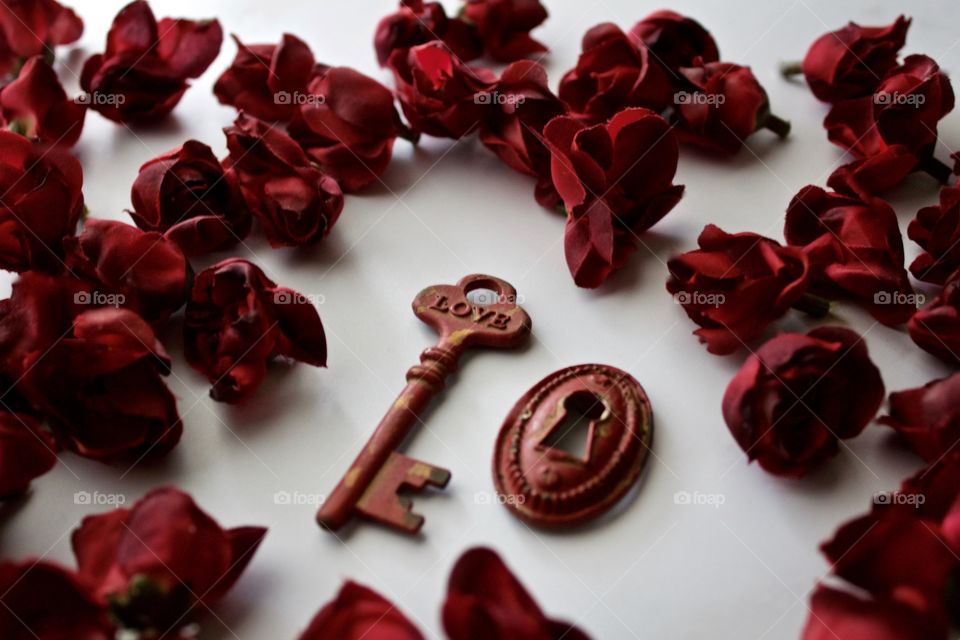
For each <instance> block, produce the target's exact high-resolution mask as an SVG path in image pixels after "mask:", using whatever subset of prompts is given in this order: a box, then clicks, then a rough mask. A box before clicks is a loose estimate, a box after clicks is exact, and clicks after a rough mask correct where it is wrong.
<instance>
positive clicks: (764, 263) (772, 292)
mask: <svg viewBox="0 0 960 640" xmlns="http://www.w3.org/2000/svg"><path fill="white" fill-rule="evenodd" d="M698 243H699V245H700V249H699V250H697V251H689V252H687V253H684V254H682V255H680V256H677V257H676V258H673V259H671V260H670V262H669V263H668V268H669V270H670V279H669V280H668V281H667V291H669V292H670V293H672V294H673V296H674V300H675V301H676V302H677V303H678V304H681V305H683V310H684V311H686V312H687V315H688V316H689V317H690V319H691V320H693V321H694V322H695V323H696V324H698V325H700V328H699V329H697V330H696V331H695V332H694V333H695V334H696V335H697V336H699V337H700V341H701V342H703V343H704V344H706V345H707V350H708V351H710V353H716V354H720V355H723V354H728V353H733V352H734V351H736V350H738V349H740V348H741V347H743V346H745V345H749V344H750V342H751V341H752V340H754V339H755V338H757V337H759V336H760V335H761V334H762V333H763V332H764V331H765V330H766V328H767V326H768V325H769V324H770V323H772V322H774V321H775V320H777V319H778V318H780V317H781V316H783V315H784V314H785V313H786V312H787V311H788V310H789V309H790V307H791V306H793V305H795V304H797V303H798V302H800V300H801V298H802V297H803V295H804V293H805V292H806V289H807V285H808V284H809V264H808V263H807V258H806V256H805V255H804V253H803V252H802V251H800V250H799V249H796V248H794V247H784V246H781V245H780V244H779V243H778V242H776V241H775V240H771V239H770V238H765V237H763V236H760V235H757V234H755V233H737V234H729V233H726V232H724V231H723V230H722V229H720V228H719V227H716V226H714V225H707V226H706V227H704V229H703V231H702V232H701V233H700V238H699V240H698Z"/></svg>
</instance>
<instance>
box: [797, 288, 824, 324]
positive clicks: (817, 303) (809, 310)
mask: <svg viewBox="0 0 960 640" xmlns="http://www.w3.org/2000/svg"><path fill="white" fill-rule="evenodd" d="M832 304H833V303H832V302H830V301H829V300H827V299H826V298H821V297H820V296H815V295H813V294H812V293H805V294H803V296H802V297H801V298H800V299H799V300H797V301H796V302H794V303H793V308H794V309H796V310H797V311H802V312H803V313H805V314H807V315H808V316H812V317H814V318H823V317H825V316H826V315H827V314H829V313H830V307H831V305H832Z"/></svg>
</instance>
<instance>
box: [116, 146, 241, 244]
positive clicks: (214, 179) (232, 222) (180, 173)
mask: <svg viewBox="0 0 960 640" xmlns="http://www.w3.org/2000/svg"><path fill="white" fill-rule="evenodd" d="M130 197H131V199H132V201H133V211H131V212H130V217H131V218H133V221H134V222H135V223H136V225H137V226H138V227H140V228H141V229H143V230H145V231H157V232H160V233H163V234H165V236H166V237H167V239H169V240H170V241H172V242H173V243H174V244H176V245H177V246H178V247H180V249H181V250H182V251H183V252H184V254H186V255H188V256H199V255H204V254H207V253H211V252H214V251H222V250H224V249H229V248H230V247H232V246H234V245H235V244H237V243H238V242H240V241H241V240H243V239H244V238H245V237H246V236H247V233H249V232H250V220H251V218H250V212H249V211H248V210H247V208H246V206H245V204H244V201H243V199H242V198H241V197H240V191H239V188H238V187H237V185H236V184H235V181H234V180H233V179H232V177H230V178H228V177H227V176H226V175H225V174H224V171H223V167H221V165H220V161H219V160H217V158H216V156H214V155H213V151H211V149H210V147H208V146H207V145H205V144H203V143H202V142H197V141H196V140H188V141H186V142H184V143H183V146H181V147H180V148H178V149H174V150H173V151H169V152H167V153H165V154H163V155H161V156H158V157H156V158H154V159H153V160H150V161H149V162H147V163H146V164H144V165H143V166H142V167H140V173H139V175H137V179H136V180H135V181H134V183H133V188H132V190H131V195H130Z"/></svg>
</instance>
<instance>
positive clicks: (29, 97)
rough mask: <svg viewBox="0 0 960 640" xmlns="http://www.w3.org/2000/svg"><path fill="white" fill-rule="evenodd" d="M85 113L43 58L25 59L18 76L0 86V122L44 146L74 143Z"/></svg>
mask: <svg viewBox="0 0 960 640" xmlns="http://www.w3.org/2000/svg"><path fill="white" fill-rule="evenodd" d="M86 114H87V109H86V106H84V105H83V104H81V103H78V102H76V101H74V100H71V99H70V98H68V97H67V92H66V91H64V89H63V86H62V85H61V84H60V80H59V79H58V78H57V74H56V72H54V70H53V67H51V66H50V64H49V63H48V62H47V61H46V60H44V59H43V58H39V57H35V58H30V59H29V60H27V61H26V63H25V64H24V65H23V68H22V69H20V74H19V75H18V76H17V79H16V80H14V81H12V82H11V83H10V84H7V85H6V86H4V87H3V88H2V89H0V123H2V124H4V125H5V126H6V127H7V128H9V129H10V130H11V131H15V132H17V133H19V134H21V135H24V136H26V137H27V138H30V139H31V140H36V141H38V142H40V143H43V144H45V145H60V146H64V147H72V146H73V145H75V144H76V143H77V140H78V139H79V138H80V133H81V132H82V131H83V121H84V118H85V116H86Z"/></svg>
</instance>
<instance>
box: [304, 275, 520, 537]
mask: <svg viewBox="0 0 960 640" xmlns="http://www.w3.org/2000/svg"><path fill="white" fill-rule="evenodd" d="M478 289H488V290H490V291H492V292H494V293H495V299H493V300H491V301H490V302H489V304H488V303H487V301H486V300H482V301H481V302H482V304H475V303H473V302H471V301H470V300H469V299H468V298H467V294H468V293H469V292H471V291H476V290H478ZM516 296H517V292H516V290H515V289H514V288H513V287H512V286H511V285H510V284H508V283H506V282H504V281H503V280H500V279H499V278H494V277H492V276H485V275H479V274H474V275H469V276H466V277H464V278H462V279H461V280H460V281H459V282H458V283H457V284H455V285H436V286H433V287H427V288H426V289H424V290H423V291H421V292H420V293H419V294H417V297H416V298H415V299H414V301H413V312H414V313H415V314H416V316H417V317H418V318H420V319H421V320H422V321H424V322H425V323H427V324H428V325H430V326H431V327H433V329H434V330H435V331H436V332H437V333H439V334H440V339H439V340H438V341H437V344H436V345H434V346H432V347H430V348H428V349H426V350H424V352H423V353H421V354H420V364H418V365H415V366H413V367H411V368H410V370H409V371H407V386H406V387H404V389H403V391H402V392H401V393H400V396H399V397H398V398H397V399H396V401H395V402H394V403H393V406H391V407H390V410H389V411H387V415H385V416H384V417H383V419H382V420H381V421H380V424H379V425H378V426H377V429H376V431H374V432H373V435H372V436H371V437H370V440H369V441H368V442H367V444H366V446H365V447H364V448H363V450H362V451H361V452H360V454H359V455H358V456H357V459H356V460H355V461H354V462H353V465H352V466H351V467H350V470H349V471H347V473H346V475H344V477H343V479H342V480H340V483H339V484H337V486H336V488H335V489H334V490H333V493H331V494H330V495H329V496H328V497H327V499H326V500H325V501H324V503H323V506H322V507H320V510H319V511H318V512H317V522H318V523H319V524H320V526H321V527H324V528H326V529H328V530H331V531H335V530H337V529H339V528H340V527H342V526H343V525H344V524H346V523H347V521H349V520H350V518H351V517H353V516H354V515H360V516H364V517H366V518H369V519H371V520H374V521H376V522H380V523H382V524H385V525H389V526H392V527H395V528H397V529H400V530H401V531H404V532H406V533H416V532H417V531H419V530H420V527H421V526H423V516H421V515H418V514H415V513H413V512H412V511H411V507H412V503H411V500H410V498H407V497H401V496H399V495H398V491H399V490H400V489H402V488H405V489H410V490H412V491H419V490H421V489H423V488H424V487H425V486H427V485H433V486H435V487H440V488H442V487H445V486H446V485H447V483H448V482H449V481H450V472H449V471H447V470H446V469H441V468H440V467H435V466H433V465H430V464H427V463H425V462H420V461H418V460H413V459H412V458H408V457H407V456H405V455H403V454H401V453H398V452H397V448H398V447H399V446H400V445H401V444H403V441H404V439H406V437H407V435H409V433H410V432H411V431H412V429H413V427H414V426H415V425H416V423H417V422H418V420H419V416H420V414H421V413H422V412H423V410H424V409H425V408H426V406H427V405H428V404H429V403H430V399H431V398H433V396H434V395H436V394H437V393H438V392H439V391H440V390H441V389H443V386H444V381H445V379H446V377H447V376H448V375H449V374H450V373H452V372H453V371H454V370H456V368H457V361H458V360H459V359H460V355H461V354H463V352H464V351H465V350H466V349H468V348H470V347H493V348H512V347H516V346H518V345H520V344H521V343H522V342H524V341H525V340H526V339H527V337H528V336H529V335H530V329H531V322H530V316H528V315H527V313H526V312H525V311H524V310H523V309H521V308H520V307H519V306H518V305H517V297H516ZM491 297H493V296H491Z"/></svg>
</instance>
